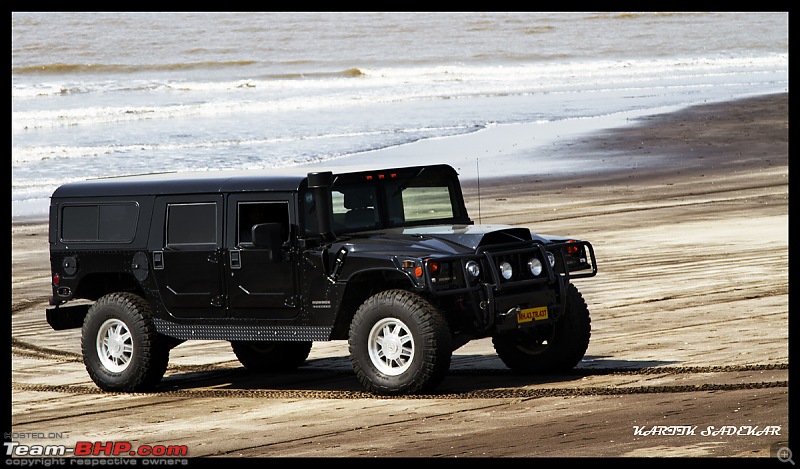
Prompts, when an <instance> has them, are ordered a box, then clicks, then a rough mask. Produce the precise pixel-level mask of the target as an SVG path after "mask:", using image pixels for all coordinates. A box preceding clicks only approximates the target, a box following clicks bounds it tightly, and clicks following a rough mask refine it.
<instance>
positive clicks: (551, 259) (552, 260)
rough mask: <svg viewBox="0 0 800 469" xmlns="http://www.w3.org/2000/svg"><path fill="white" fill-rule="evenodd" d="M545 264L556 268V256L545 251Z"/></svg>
mask: <svg viewBox="0 0 800 469" xmlns="http://www.w3.org/2000/svg"><path fill="white" fill-rule="evenodd" d="M547 262H549V263H550V267H555V266H556V256H555V255H553V253H552V252H550V251H547Z"/></svg>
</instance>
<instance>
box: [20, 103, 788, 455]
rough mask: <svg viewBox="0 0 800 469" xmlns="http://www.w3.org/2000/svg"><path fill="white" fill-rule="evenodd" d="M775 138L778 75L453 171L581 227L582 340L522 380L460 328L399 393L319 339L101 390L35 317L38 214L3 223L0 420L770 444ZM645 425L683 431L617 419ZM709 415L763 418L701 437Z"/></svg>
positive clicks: (582, 443) (152, 439) (308, 433)
mask: <svg viewBox="0 0 800 469" xmlns="http://www.w3.org/2000/svg"><path fill="white" fill-rule="evenodd" d="M788 134H789V132H788V93H787V94H778V95H769V96H760V97H754V98H748V99H745V100H740V101H736V102H730V103H717V104H711V105H707V106H697V107H693V108H689V109H686V110H683V111H679V112H676V113H669V114H663V115H656V116H650V117H646V118H642V119H639V120H637V121H636V122H634V123H633V125H629V126H626V127H624V128H620V129H616V130H610V131H604V132H601V133H597V134H591V135H585V136H582V137H581V138H579V139H575V140H571V141H564V142H559V144H558V145H554V146H552V147H548V148H547V149H546V151H547V152H549V153H548V154H550V155H552V156H553V157H565V158H571V159H574V161H575V162H576V168H578V169H579V170H576V172H575V173H574V174H565V175H564V174H562V175H558V176H556V175H548V174H515V175H513V176H511V175H510V176H508V177H504V178H492V179H489V178H485V179H482V180H481V181H480V185H478V184H477V181H475V180H467V181H465V183H464V185H465V195H466V197H467V201H468V209H469V210H470V213H471V215H472V217H473V219H475V221H476V222H481V223H493V224H509V225H522V226H528V227H530V228H531V229H533V230H534V231H536V232H539V233H544V234H557V235H564V236H571V237H576V238H581V239H586V240H588V241H590V242H592V244H593V245H594V248H595V252H596V255H597V259H598V266H599V272H598V275H597V276H596V277H594V278H591V279H582V280H576V281H575V284H576V285H577V287H578V288H579V289H580V291H581V293H582V294H583V296H584V298H585V300H586V302H587V303H588V305H589V308H590V311H591V314H592V340H591V343H590V345H589V349H588V351H587V355H586V357H585V360H584V361H583V362H582V363H581V364H580V365H579V366H578V368H577V370H576V374H572V375H565V376H560V377H537V378H531V377H528V378H520V377H514V376H512V375H509V374H507V373H504V371H503V366H502V364H501V363H500V362H499V360H497V359H496V357H495V355H494V352H493V350H492V346H491V342H490V341H488V340H481V341H475V342H471V343H469V344H467V345H466V346H464V347H462V348H461V349H459V350H456V351H455V354H454V357H453V367H452V369H451V375H450V376H448V377H447V378H446V379H445V381H444V382H443V384H442V386H441V389H439V390H437V391H438V393H437V395H435V396H424V397H421V398H414V399H402V398H401V399H377V398H372V397H369V396H362V395H360V394H359V393H360V388H359V386H358V383H357V382H356V380H355V376H354V375H352V372H351V371H348V370H349V362H348V361H347V358H346V354H347V352H346V350H347V348H346V344H345V343H338V342H336V343H321V344H315V345H314V348H313V349H312V352H311V356H310V357H309V361H308V365H307V366H306V367H304V370H302V371H301V372H299V373H297V374H291V375H289V376H282V377H270V378H263V377H261V378H258V377H252V376H250V375H247V374H246V373H244V372H242V370H241V367H240V366H239V365H238V363H237V362H236V359H235V357H234V356H233V354H232V352H231V351H230V347H229V345H228V344H227V343H224V342H222V343H217V342H197V343H185V344H182V345H181V346H179V347H177V348H176V349H174V350H173V352H172V354H171V361H170V369H169V370H168V372H167V376H166V377H165V379H164V382H163V386H162V389H161V391H162V392H159V393H155V394H152V395H128V394H105V393H101V392H99V391H97V389H96V387H94V386H93V384H92V383H91V381H90V380H89V378H88V376H87V375H86V372H85V370H84V368H83V364H82V363H81V361H80V355H79V352H80V332H79V331H76V330H72V331H59V332H54V331H51V330H50V329H49V327H48V326H47V324H46V322H45V319H44V309H45V307H46V306H47V296H48V295H49V293H50V292H49V279H48V277H49V271H48V269H49V265H48V264H49V262H48V253H47V227H46V225H44V224H42V223H12V300H11V303H12V309H11V312H12V314H11V321H10V322H11V324H10V326H11V336H12V344H11V345H12V347H11V351H12V354H11V366H12V373H11V392H12V399H11V411H12V415H11V423H12V430H13V431H14V432H45V433H51V432H52V433H55V434H58V435H61V438H60V439H58V440H56V441H54V442H50V443H54V444H55V443H58V444H66V445H70V444H74V443H75V442H76V441H131V442H133V443H134V445H136V444H139V445H142V444H150V445H152V444H181V445H186V446H187V448H188V450H189V456H190V457H204V456H211V457H445V458H450V457H737V458H739V457H747V458H750V457H752V458H768V457H772V456H773V455H774V449H775V447H776V445H781V444H785V443H786V442H787V441H788V439H789V436H788V434H789V416H788V405H789V392H788V375H789V366H788V364H789V323H788V318H789V280H788V277H789V276H788V259H789V251H788V240H789V231H788V230H789V228H788V227H789V204H788V194H789V169H788V160H789V153H788ZM507 144H508V142H504V145H507ZM537 156H541V155H537ZM586 165H590V167H591V165H594V166H595V167H596V168H598V171H597V172H593V171H588V172H587V171H586V167H587V166H586ZM608 166H614V167H615V168H617V169H615V170H614V171H605V170H604V169H605V168H607V167H608ZM513 170H514V168H509V173H513ZM601 170H603V171H601ZM276 390H279V391H281V392H279V393H275V391H276ZM354 396H355V397H354ZM99 422H102V424H100V423H99ZM657 425H673V426H680V425H690V426H692V425H694V426H697V427H698V430H697V434H694V435H672V436H664V435H662V436H652V435H650V436H646V435H645V436H643V435H642V434H641V433H640V434H637V433H636V432H635V429H636V428H637V427H643V428H651V427H653V426H657ZM725 425H728V426H737V427H738V426H745V425H750V426H759V427H760V428H762V429H763V428H765V427H770V426H771V427H778V428H779V431H778V433H777V434H768V435H763V434H762V435H752V434H751V435H744V436H742V435H724V434H723V435H716V436H713V435H710V436H702V435H700V434H699V432H700V430H702V429H706V428H707V427H708V426H714V427H716V428H719V427H721V426H725ZM64 435H66V436H64ZM40 443H42V442H40Z"/></svg>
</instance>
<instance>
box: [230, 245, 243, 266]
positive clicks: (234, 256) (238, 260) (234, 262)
mask: <svg viewBox="0 0 800 469" xmlns="http://www.w3.org/2000/svg"><path fill="white" fill-rule="evenodd" d="M230 253H231V269H241V268H242V257H241V252H240V251H239V250H238V249H231V251H230Z"/></svg>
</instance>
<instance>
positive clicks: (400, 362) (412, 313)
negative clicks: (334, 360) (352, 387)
mask: <svg viewBox="0 0 800 469" xmlns="http://www.w3.org/2000/svg"><path fill="white" fill-rule="evenodd" d="M349 350H350V361H351V363H352V365H353V370H354V371H355V373H356V377H357V378H358V380H359V382H361V384H362V385H363V386H364V388H365V389H366V390H367V391H369V392H371V393H373V394H377V395H387V396H391V395H404V394H422V393H426V392H430V391H432V390H433V389H434V388H435V387H436V386H438V385H439V383H440V382H441V381H442V380H443V379H444V377H445V376H446V375H447V371H448V369H449V368H450V360H451V357H452V339H451V336H450V331H449V328H448V327H447V322H446V321H445V319H444V317H442V315H441V314H440V313H439V311H438V310H437V309H436V308H435V307H434V306H433V305H431V304H430V303H429V302H428V301H426V300H425V299H423V298H422V297H420V296H419V295H415V294H413V293H410V292H407V291H404V290H387V291H384V292H380V293H377V294H375V295H373V296H372V297H370V298H369V299H367V301H365V302H364V304H362V305H361V307H359V308H358V311H357V312H356V314H355V316H354V317H353V321H352V323H351V324H350V336H349Z"/></svg>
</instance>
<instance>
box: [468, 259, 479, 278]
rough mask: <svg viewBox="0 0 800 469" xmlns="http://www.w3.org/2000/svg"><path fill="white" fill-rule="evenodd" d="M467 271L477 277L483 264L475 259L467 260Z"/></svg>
mask: <svg viewBox="0 0 800 469" xmlns="http://www.w3.org/2000/svg"><path fill="white" fill-rule="evenodd" d="M467 273H468V274H470V275H471V276H472V277H475V278H477V277H478V276H479V275H480V274H481V266H480V265H479V264H478V263H477V262H475V261H469V262H467Z"/></svg>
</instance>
